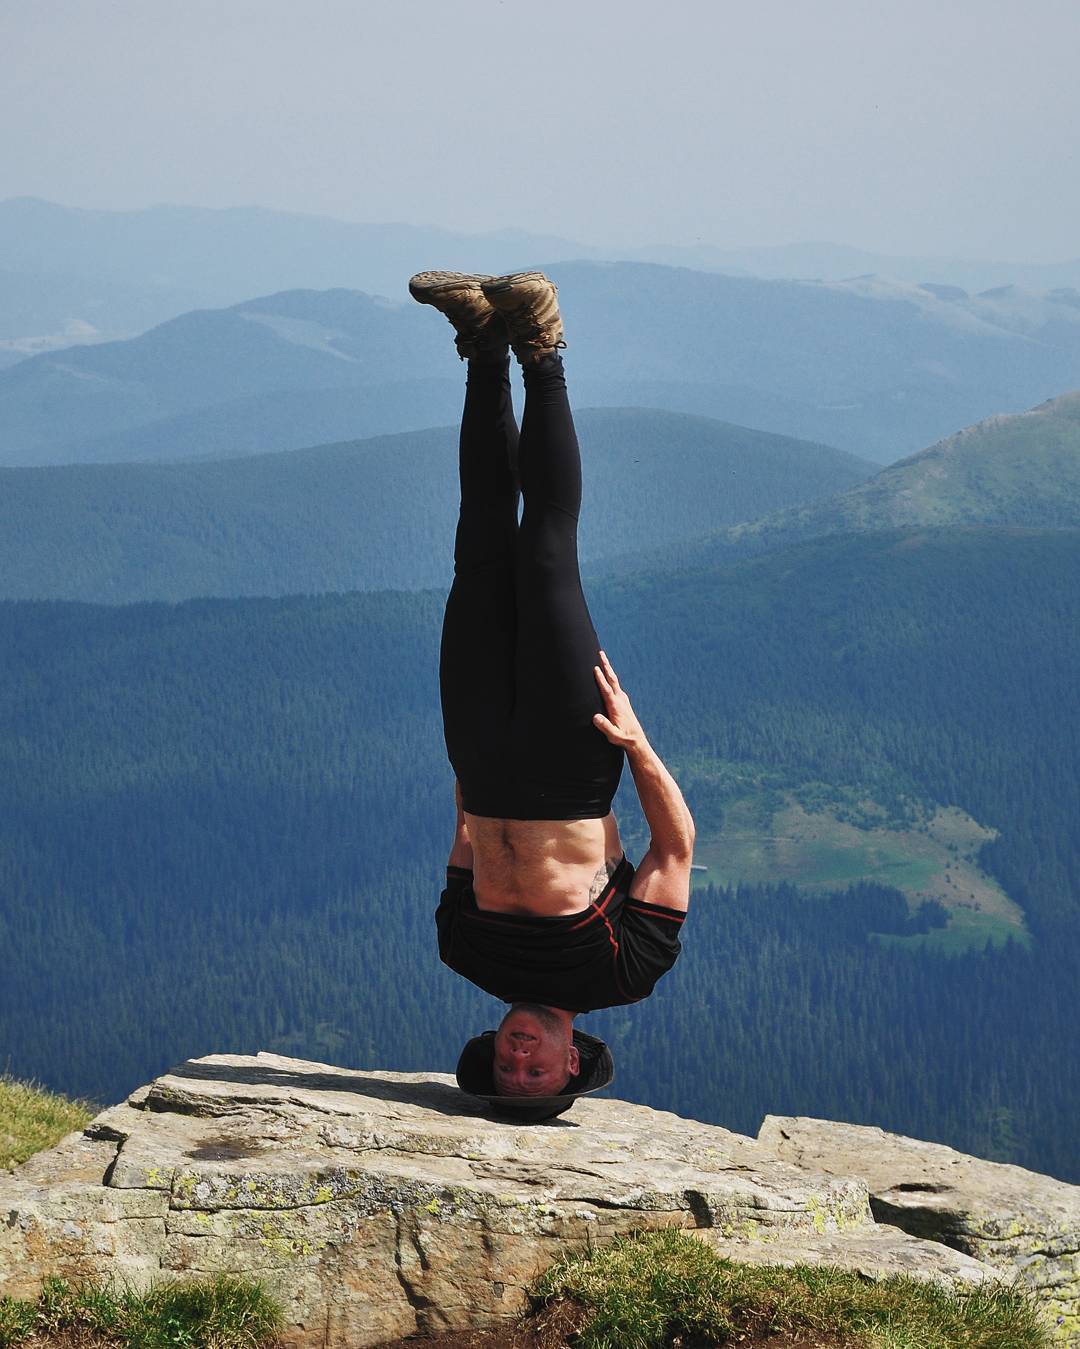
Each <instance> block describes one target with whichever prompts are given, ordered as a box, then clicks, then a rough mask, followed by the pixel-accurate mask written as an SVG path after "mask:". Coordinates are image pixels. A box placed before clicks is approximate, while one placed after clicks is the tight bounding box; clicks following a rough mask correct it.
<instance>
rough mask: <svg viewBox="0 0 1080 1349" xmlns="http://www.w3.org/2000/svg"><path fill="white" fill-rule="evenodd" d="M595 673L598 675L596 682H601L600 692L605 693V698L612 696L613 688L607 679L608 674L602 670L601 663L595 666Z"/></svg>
mask: <svg viewBox="0 0 1080 1349" xmlns="http://www.w3.org/2000/svg"><path fill="white" fill-rule="evenodd" d="M593 674H594V676H595V677H596V682H597V684H599V686H600V692H601V693H602V694H603V695H604V698H605V699H608V698H610V697H611V694H612V688H611V685H610V684H609V683H608V681H607V676H606V675H605V674H604V672H603V670H601V668H600V666H599V665H594V666H593Z"/></svg>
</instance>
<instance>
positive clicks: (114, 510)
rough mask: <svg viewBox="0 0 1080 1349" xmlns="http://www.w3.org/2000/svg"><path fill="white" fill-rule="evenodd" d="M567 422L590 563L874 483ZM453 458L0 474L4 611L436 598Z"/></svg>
mask: <svg viewBox="0 0 1080 1349" xmlns="http://www.w3.org/2000/svg"><path fill="white" fill-rule="evenodd" d="M459 401H460V395H459ZM577 421H578V427H579V434H580V438H581V445H582V454H583V460H584V476H585V486H586V497H585V503H586V504H585V510H584V512H583V516H582V525H581V557H582V558H583V560H585V561H586V562H589V561H593V560H596V559H603V558H604V557H607V556H610V555H611V554H613V553H619V552H623V551H625V550H626V549H628V548H636V549H639V550H640V547H641V545H642V540H648V542H649V546H650V547H660V546H662V545H664V544H669V543H672V542H673V541H674V540H676V539H679V538H683V537H685V536H686V535H687V534H688V533H692V534H707V533H710V532H712V531H713V530H716V529H718V528H720V526H722V525H725V524H731V523H733V522H735V521H737V520H750V519H753V518H755V517H757V516H759V515H763V514H765V513H766V512H768V511H773V510H776V509H778V508H779V507H781V506H786V505H790V504H792V503H796V502H805V501H813V500H817V499H819V498H821V497H824V496H827V495H828V494H829V493H831V492H837V491H841V490H843V489H844V488H846V487H850V486H852V485H853V484H854V483H857V482H859V481H861V480H862V479H863V478H865V477H866V476H867V474H868V473H869V472H870V465H869V464H866V463H864V462H863V461H861V460H859V459H856V458H855V456H854V455H851V454H847V453H845V452H844V451H842V450H833V449H829V448H828V446H825V445H812V444H809V443H808V442H806V441H800V440H791V439H789V438H787V437H785V436H773V435H769V434H767V433H766V432H764V431H753V430H750V429H748V428H747V427H742V426H730V425H727V424H726V423H724V422H717V421H713V420H711V419H710V418H707V417H688V416H683V415H681V414H679V413H674V412H659V411H655V410H650V409H645V408H593V409H586V410H585V411H584V412H582V413H580V414H579V416H578V418H577ZM457 440H458V433H457V429H456V427H450V426H447V427H440V428H437V429H435V430H427V431H414V432H404V433H402V434H400V435H394V436H378V437H375V438H374V439H370V440H352V441H348V442H345V443H342V444H337V445H319V446H316V447H315V448H313V449H305V450H295V451H293V452H291V453H288V454H260V455H256V456H252V457H249V458H244V459H221V460H209V461H205V462H202V461H200V462H188V463H169V464H95V465H79V464H67V465H64V466H61V467H55V468H9V469H4V468H0V597H2V598H4V599H72V600H87V601H90V602H93V603H104V604H126V603H131V602H133V601H137V600H181V599H189V598H192V597H195V596H207V595H216V596H222V597H231V596H238V595H286V594H293V595H301V594H315V593H319V592H325V591H343V590H390V589H395V590H417V589H423V588H425V587H428V586H438V585H442V584H444V583H445V578H446V575H447V570H448V559H449V558H450V556H451V553H452V550H453V540H454V527H455V524H456V517H457V500H458V497H457V492H458V486H457ZM673 460H677V461H678V464H679V473H678V474H677V475H672V473H671V464H672V461H673Z"/></svg>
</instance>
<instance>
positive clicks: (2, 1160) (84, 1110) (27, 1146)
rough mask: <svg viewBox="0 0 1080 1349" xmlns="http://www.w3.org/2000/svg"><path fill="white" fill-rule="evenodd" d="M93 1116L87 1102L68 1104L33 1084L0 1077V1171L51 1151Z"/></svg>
mask: <svg viewBox="0 0 1080 1349" xmlns="http://www.w3.org/2000/svg"><path fill="white" fill-rule="evenodd" d="M94 1114H95V1107H94V1106H92V1105H91V1104H90V1103H89V1102H88V1101H70V1100H68V1098H67V1097H66V1096H58V1095H57V1094H56V1093H55V1092H51V1091H46V1090H45V1089H44V1088H43V1087H38V1086H35V1084H34V1083H32V1082H18V1081H16V1080H15V1079H14V1078H12V1077H8V1076H6V1075H4V1074H0V1171H6V1170H9V1169H10V1168H11V1167H13V1166H18V1165H19V1164H20V1163H21V1162H25V1161H26V1159H27V1158H28V1157H32V1156H33V1155H34V1153H35V1152H42V1151H43V1150H44V1149H45V1148H51V1147H52V1146H53V1144H54V1143H58V1142H59V1141H60V1139H61V1138H63V1137H64V1135H65V1134H70V1133H73V1132H74V1131H75V1130H76V1129H81V1128H82V1127H83V1125H84V1124H86V1122H87V1121H88V1120H89V1119H91V1118H92V1117H93V1115H94Z"/></svg>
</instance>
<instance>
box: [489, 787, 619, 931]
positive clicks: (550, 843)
mask: <svg viewBox="0 0 1080 1349" xmlns="http://www.w3.org/2000/svg"><path fill="white" fill-rule="evenodd" d="M465 825H466V828H467V830H468V834H469V842H470V843H471V844H472V849H473V893H474V894H475V895H476V905H477V908H480V909H487V910H489V911H490V912H493V913H524V914H533V915H535V916H537V917H541V918H558V917H561V916H563V915H564V914H570V913H580V912H581V911H582V910H584V909H587V908H588V906H589V902H590V900H592V899H595V898H596V897H597V895H599V894H600V892H601V891H602V890H603V889H604V886H605V885H606V884H607V881H608V879H609V877H610V876H611V874H612V873H613V872H614V870H615V868H616V866H617V865H618V863H619V861H620V859H621V858H622V843H621V842H620V840H619V826H618V824H617V823H616V820H615V816H614V815H613V814H612V813H611V812H610V811H609V812H608V814H607V815H605V816H604V818H603V819H600V820H496V819H489V818H488V817H487V816H483V815H469V814H466V816H465Z"/></svg>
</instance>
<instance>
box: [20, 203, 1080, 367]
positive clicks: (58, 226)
mask: <svg viewBox="0 0 1080 1349" xmlns="http://www.w3.org/2000/svg"><path fill="white" fill-rule="evenodd" d="M0 258H2V259H3V268H4V270H2V271H0V344H2V342H3V341H5V340H7V341H15V342H17V343H29V344H30V345H28V346H26V347H25V348H24V349H25V350H33V349H34V347H33V343H34V342H38V343H40V342H41V341H43V340H45V339H46V338H48V337H56V336H62V335H63V334H64V333H65V331H66V330H67V326H68V324H69V323H71V322H78V323H80V324H83V325H88V330H84V331H83V333H82V335H81V336H79V337H76V339H75V340H80V341H81V340H86V339H87V338H90V337H92V336H93V330H96V331H97V332H98V333H99V334H100V335H103V336H105V337H116V336H128V335H132V334H134V333H137V332H141V331H143V330H145V329H146V328H149V327H151V326H153V325H154V324H156V323H161V322H164V321H165V320H166V319H169V318H174V317H175V316H176V315H177V314H180V313H183V312H184V311H185V310H188V309H195V308H202V307H215V308H216V307H220V306H223V305H229V304H235V303H236V302H237V301H240V300H243V299H246V298H248V297H249V296H252V295H259V294H265V293H267V292H271V291H278V290H291V289H301V288H316V289H327V288H331V287H347V288H350V289H355V290H363V291H369V292H373V293H375V294H383V295H391V296H398V295H400V294H401V293H402V286H403V278H405V277H407V276H409V275H410V273H412V272H415V271H420V270H422V269H423V268H426V267H450V268H456V269H458V270H461V271H489V272H504V271H513V270H516V269H519V268H521V267H525V266H531V265H534V264H536V263H538V262H541V261H547V262H549V263H556V262H566V261H569V260H572V259H575V260H594V261H602V260H613V259H618V260H622V261H630V262H655V263H664V264H667V265H671V266H680V267H692V268H696V269H698V270H702V271H724V272H730V273H733V274H736V275H748V276H759V277H773V278H790V277H808V278H818V279H821V280H826V281H837V280H843V279H845V278H849V277H853V276H858V275H866V274H869V273H876V274H878V275H881V276H886V277H891V278H893V279H894V280H897V281H906V282H913V283H919V282H924V281H929V282H935V283H940V284H944V285H950V286H961V287H963V288H964V289H966V290H969V291H980V290H985V289H987V288H988V287H994V286H1004V285H1016V286H1022V287H1027V288H1032V289H1035V290H1051V289H1055V288H1058V287H1066V286H1072V287H1080V259H1073V260H1070V261H1065V262H1061V263H1054V264H1044V265H1038V264H1025V263H1010V262H972V261H970V260H964V259H957V258H947V257H945V258H942V257H937V258H934V257H899V256H895V255H889V254H882V253H874V252H870V251H867V250H865V249H857V248H850V247H846V246H843V245H838V244H831V243H797V244H790V245H784V246H781V247H766V248H758V247H748V248H717V247H714V246H711V245H708V244H699V245H691V246H683V247H680V246H676V245H671V246H669V245H664V244H657V245H654V246H652V247H645V248H630V249H626V248H612V247H609V246H605V245H603V244H601V245H595V244H586V243H582V242H580V241H576V240H571V239H563V238H559V237H556V236H551V235H537V234H533V233H529V232H528V231H525V230H500V231H496V232H492V233H489V234H462V233H455V232H453V231H450V230H440V229H435V228H432V227H430V226H423V225H406V224H401V223H392V222H387V223H383V224H357V223H352V222H348V221H343V220H334V219H329V218H327V217H322V216H313V215H300V214H295V213H288V212H282V211H271V210H266V209H263V208H260V207H240V208H234V209H230V210H208V209H202V208H197V207H186V206H169V205H162V206H154V207H151V208H148V209H144V210H134V211H96V210H83V209H80V208H77V207H70V206H61V205H58V204H57V203H55V202H48V201H41V200H37V199H34V198H27V197H22V198H11V199H8V200H6V201H0ZM2 353H3V348H2V345H0V359H2Z"/></svg>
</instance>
